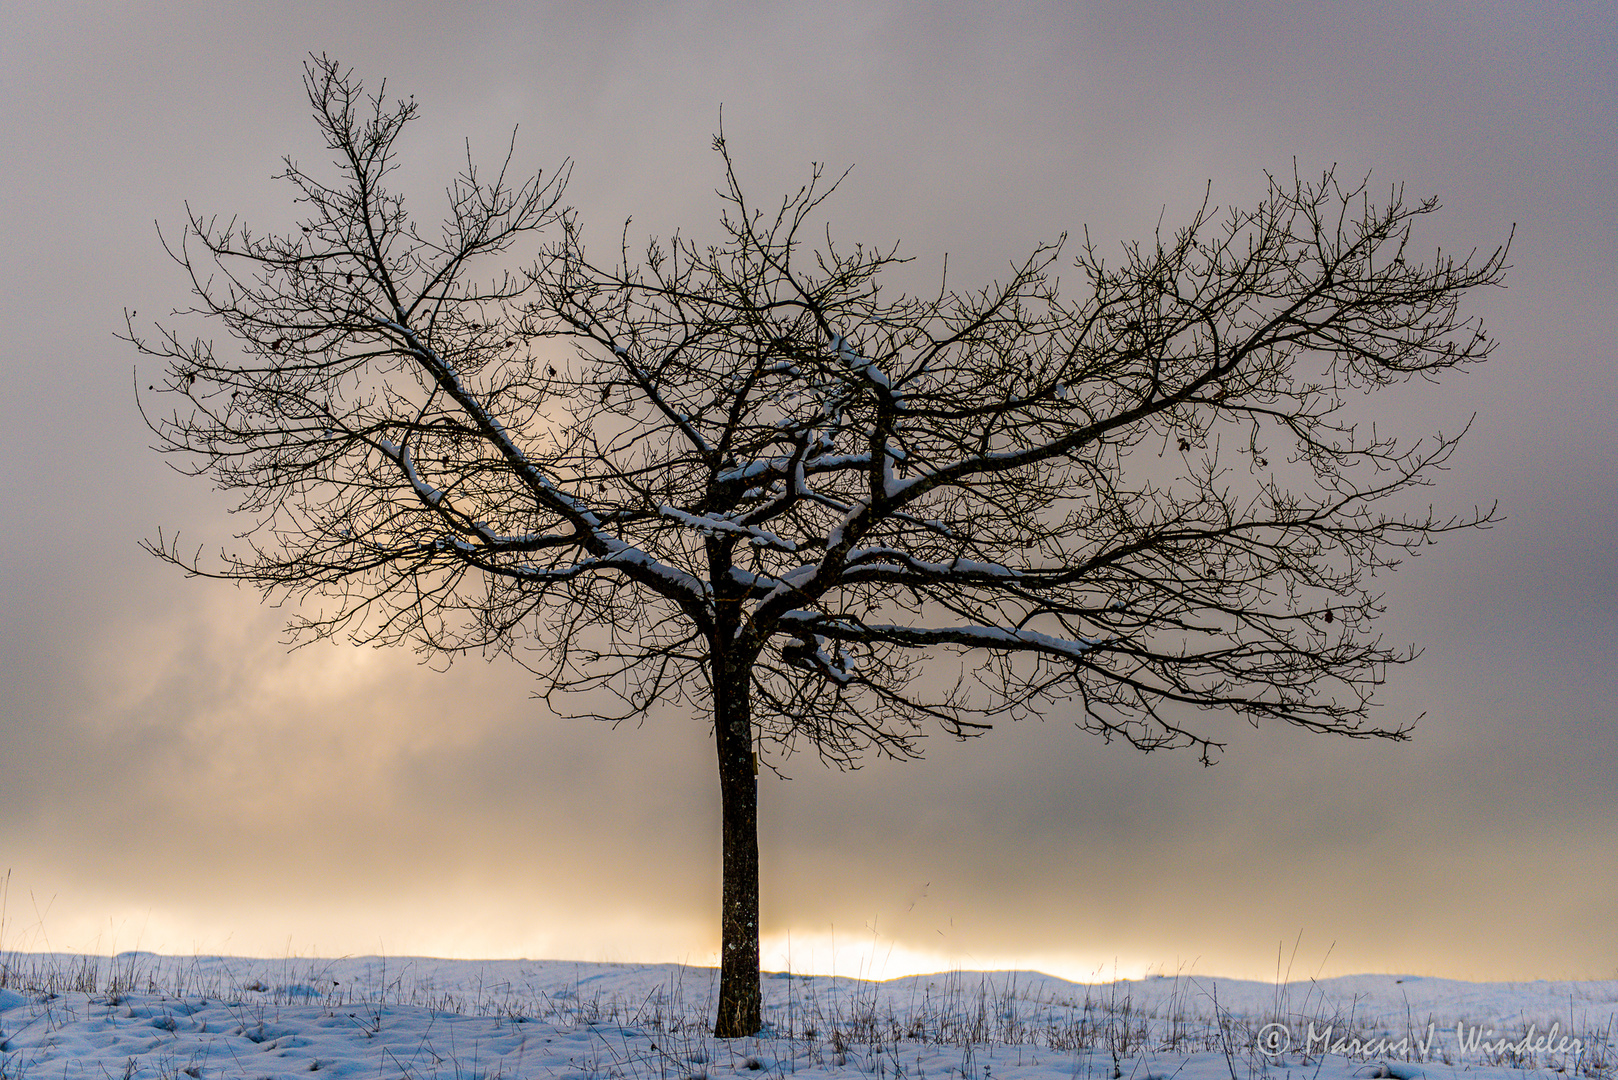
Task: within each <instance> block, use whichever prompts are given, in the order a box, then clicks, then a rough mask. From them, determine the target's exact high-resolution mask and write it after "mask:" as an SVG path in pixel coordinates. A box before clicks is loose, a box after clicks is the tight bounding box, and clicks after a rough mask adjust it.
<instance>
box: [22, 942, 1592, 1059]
mask: <svg viewBox="0 0 1618 1080" xmlns="http://www.w3.org/2000/svg"><path fill="white" fill-rule="evenodd" d="M714 978H715V976H714V972H713V971H712V970H710V969H704V968H691V967H679V966H674V965H648V966H637V965H624V964H580V963H571V962H557V961H526V960H509V961H466V960H433V959H423V958H397V957H394V958H379V957H359V958H350V959H342V960H311V959H287V960H251V959H242V958H237V957H185V958H181V957H160V956H154V955H152V954H149V953H138V954H124V955H122V956H119V957H116V958H110V959H109V958H105V957H79V956H67V955H62V954H27V953H7V954H0V1080H13V1078H39V1080H46V1078H54V1077H76V1076H93V1077H98V1078H101V1077H107V1078H113V1080H137V1078H149V1077H163V1078H168V1080H180V1078H181V1077H190V1078H192V1080H203V1078H211V1077H285V1076H294V1075H297V1076H307V1075H308V1074H309V1073H311V1072H315V1073H320V1074H322V1075H330V1076H365V1077H373V1076H375V1077H395V1076H401V1077H420V1078H426V1077H454V1078H458V1080H459V1078H482V1077H487V1078H495V1077H510V1078H517V1077H553V1078H556V1080H653V1078H656V1080H721V1078H724V1077H730V1076H736V1075H742V1076H747V1075H752V1074H757V1075H759V1076H760V1077H761V1078H764V1080H768V1078H770V1077H785V1076H793V1077H796V1076H798V1075H808V1076H814V1077H821V1076H824V1077H845V1078H848V1080H858V1078H878V1080H927V1078H928V1077H929V1076H930V1077H932V1078H933V1080H947V1078H955V1080H967V1078H972V1080H977V1078H979V1077H981V1078H982V1080H996V1078H1006V1080H1011V1078H1013V1077H1015V1078H1027V1080H1059V1078H1060V1080H1081V1078H1083V1080H1088V1078H1096V1080H1259V1078H1274V1080H1291V1078H1296V1080H1346V1078H1351V1077H1352V1078H1367V1077H1376V1076H1392V1077H1397V1078H1401V1080H1410V1078H1414V1077H1425V1078H1430V1080H1444V1078H1448V1077H1460V1076H1462V1075H1463V1074H1464V1075H1465V1076H1466V1077H1467V1080H1525V1078H1526V1077H1527V1075H1528V1074H1529V1073H1530V1072H1534V1073H1545V1072H1547V1071H1556V1072H1561V1073H1563V1074H1564V1075H1567V1076H1569V1077H1571V1076H1588V1077H1593V1078H1598V1080H1610V1078H1612V1077H1613V1076H1614V1074H1615V1071H1618V1070H1615V1065H1618V1053H1615V1051H1618V1046H1615V1043H1614V1037H1615V1036H1618V1029H1615V1027H1614V1024H1615V1016H1618V980H1612V981H1601V982H1534V983H1510V984H1507V983H1463V982H1454V981H1451V980H1445V979H1428V978H1415V977H1410V976H1406V977H1403V978H1400V977H1397V976H1391V975H1387V976H1383V975H1378V976H1354V977H1349V978H1339V979H1326V980H1321V981H1318V982H1316V981H1311V982H1293V983H1285V984H1269V983H1256V982H1243V981H1238V980H1226V979H1218V980H1215V979H1211V978H1202V977H1179V978H1156V979H1148V980H1144V981H1136V982H1117V983H1107V984H1102V985H1082V984H1078V983H1070V982H1066V981H1063V980H1061V979H1055V978H1051V977H1049V976H1045V975H1039V974H1035V973H1029V972H988V973H979V972H951V973H948V974H943V975H926V976H914V977H909V978H903V979H894V980H891V981H888V982H883V983H873V982H865V981H861V980H856V979H845V978H829V977H819V976H814V977H803V976H790V977H789V976H785V975H773V976H767V977H766V979H765V995H766V1010H767V1019H768V1026H767V1028H766V1031H765V1033H764V1034H762V1035H761V1036H759V1037H757V1038H752V1039H738V1040H728V1041H727V1040H716V1039H714V1038H712V1037H711V1036H710V1035H708V1034H707V1028H708V1025H709V1024H710V1023H711V1017H712V1008H713V999H714V990H715V985H714Z"/></svg>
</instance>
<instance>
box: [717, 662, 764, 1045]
mask: <svg viewBox="0 0 1618 1080" xmlns="http://www.w3.org/2000/svg"><path fill="white" fill-rule="evenodd" d="M714 668H715V671H714V676H715V677H714V732H715V741H716V743H717V744H718V749H719V803H720V816H721V819H722V822H723V825H722V829H723V842H724V887H723V894H722V896H721V899H720V911H721V914H720V941H719V1018H718V1020H717V1021H716V1022H715V1023H714V1036H715V1037H716V1038H720V1039H736V1038H741V1037H743V1036H746V1035H756V1034H757V1033H758V1030H759V1028H760V1027H762V1026H763V1022H764V1021H763V1015H762V995H761V993H760V990H759V978H758V775H757V773H755V772H754V770H753V719H752V708H751V702H750V701H749V700H748V698H749V694H748V691H749V686H748V670H747V668H746V667H745V666H743V665H740V664H733V663H730V662H727V658H722V657H715V663H714Z"/></svg>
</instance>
